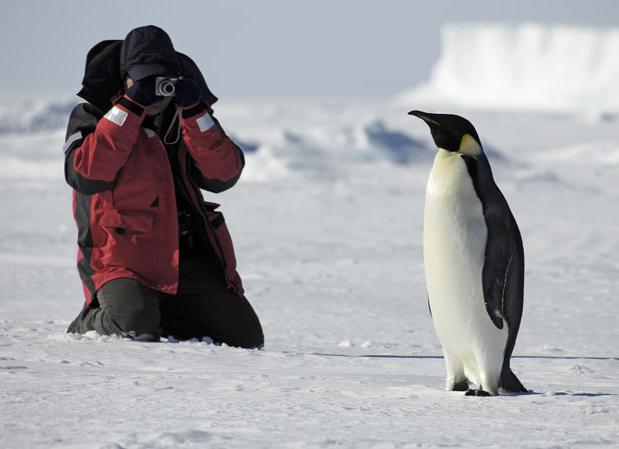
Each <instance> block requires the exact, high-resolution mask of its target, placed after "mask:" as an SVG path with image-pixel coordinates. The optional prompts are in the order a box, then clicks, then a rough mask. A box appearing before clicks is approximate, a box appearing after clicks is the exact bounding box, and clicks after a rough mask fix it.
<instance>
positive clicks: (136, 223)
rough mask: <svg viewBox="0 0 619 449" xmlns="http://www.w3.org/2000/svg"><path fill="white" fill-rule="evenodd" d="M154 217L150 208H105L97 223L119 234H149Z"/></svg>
mask: <svg viewBox="0 0 619 449" xmlns="http://www.w3.org/2000/svg"><path fill="white" fill-rule="evenodd" d="M154 219H155V213H154V211H152V210H144V209H139V210H119V209H105V210H103V211H102V213H101V216H100V217H99V224H100V225H101V226H102V227H104V228H108V229H112V230H114V232H116V233H117V234H121V235H124V234H127V235H135V234H150V233H152V231H153V223H154Z"/></svg>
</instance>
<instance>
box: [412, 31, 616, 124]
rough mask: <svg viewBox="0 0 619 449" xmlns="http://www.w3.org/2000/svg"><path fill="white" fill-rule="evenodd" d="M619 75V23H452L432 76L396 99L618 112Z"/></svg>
mask: <svg viewBox="0 0 619 449" xmlns="http://www.w3.org/2000/svg"><path fill="white" fill-rule="evenodd" d="M617 79H619V28H609V29H599V28H585V27H575V26H567V25H556V26H548V25H539V24H534V23H528V24H521V25H501V24H451V25H446V26H444V27H443V29H442V30H441V56H440V58H439V60H438V62H437V63H436V65H435V66H434V69H433V71H432V76H431V78H430V80H428V82H427V83H424V84H423V85H421V86H416V87H414V88H413V89H411V90H409V91H408V92H406V93H404V94H402V96H401V98H400V101H401V102H402V103H403V104H412V103H414V102H415V103H416V102H427V101H430V102H435V103H450V104H458V105H460V106H466V107H469V108H485V109H493V110H497V109H500V110H504V109H508V110H531V109H537V110H543V111H549V110H552V111H555V110H570V109H571V110H579V111H580V110H587V111H592V112H595V111H597V112H605V111H612V112H614V113H616V112H618V111H619V91H618V90H617V89H616V82H617Z"/></svg>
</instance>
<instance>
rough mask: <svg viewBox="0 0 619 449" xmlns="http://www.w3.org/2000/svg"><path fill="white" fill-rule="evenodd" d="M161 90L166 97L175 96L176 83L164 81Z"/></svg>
mask: <svg viewBox="0 0 619 449" xmlns="http://www.w3.org/2000/svg"><path fill="white" fill-rule="evenodd" d="M160 89H161V93H162V94H163V95H164V96H166V97H169V96H171V95H174V92H175V91H176V86H174V83H173V82H172V81H164V82H162V83H161V86H160Z"/></svg>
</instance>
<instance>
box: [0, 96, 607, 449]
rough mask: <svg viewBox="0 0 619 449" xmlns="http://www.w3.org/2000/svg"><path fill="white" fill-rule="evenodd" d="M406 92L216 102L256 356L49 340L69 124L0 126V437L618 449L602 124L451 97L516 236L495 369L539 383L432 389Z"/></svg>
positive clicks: (117, 443) (59, 291) (57, 285)
mask: <svg viewBox="0 0 619 449" xmlns="http://www.w3.org/2000/svg"><path fill="white" fill-rule="evenodd" d="M413 106H416V105H414V104H411V105H408V106H407V107H406V108H396V107H394V106H393V105H386V104H385V105H376V104H372V105H370V104H367V105H363V104H354V105H353V104H313V105H311V104H310V105H308V104H303V105H243V104H240V105H223V104H222V106H221V107H219V108H218V110H217V111H216V112H217V115H218V118H219V119H220V120H221V123H222V124H223V125H224V126H225V127H226V129H227V130H229V131H231V132H232V133H234V134H235V135H236V136H238V137H239V139H240V140H242V141H247V142H254V143H255V144H256V150H255V151H253V152H250V153H248V154H247V166H246V172H245V174H244V176H243V177H242V178H241V181H240V182H239V184H238V185H237V186H236V187H235V188H234V189H232V190H230V191H228V192H225V193H222V194H219V195H212V194H210V195H209V198H210V199H211V200H215V201H217V202H220V203H222V204H223V206H222V210H223V211H224V213H225V214H226V221H227V223H228V225H229V227H230V229H231V232H232V235H233V237H234V241H235V247H236V249H237V256H238V260H239V270H240V272H241V274H242V276H243V279H244V281H245V285H246V289H247V295H248V297H249V299H250V300H251V301H252V303H253V305H254V306H255V308H256V310H257V313H258V314H259V316H260V317H261V319H262V322H263V326H264V331H265V335H266V348H265V350H263V351H253V350H240V349H235V348H229V347H217V346H213V345H210V344H208V343H207V342H193V343H191V342H180V343H175V342H165V343H156V344H154V343H141V342H130V341H125V340H121V339H118V338H115V337H103V336H98V335H96V334H88V335H84V336H80V337H75V336H66V335H65V334H64V330H65V329H66V327H67V325H68V324H69V322H70V321H71V320H72V319H73V318H74V316H75V315H76V314H77V313H78V311H79V309H80V307H81V303H82V292H81V287H80V283H79V280H78V276H77V272H76V269H75V240H76V232H75V224H74V222H73V218H72V215H71V192H70V189H69V188H68V187H67V186H66V185H65V184H64V181H63V152H62V146H63V138H64V130H63V129H58V130H54V129H49V130H43V131H36V132H35V131H29V132H25V131H11V132H5V133H4V134H1V135H0V148H1V149H2V151H1V152H0V447H2V448H11V449H26V448H35V447H36V448H42V449H51V448H58V449H60V448H62V449H66V448H69V449H94V448H98V449H104V448H105V449H112V448H113V449H119V448H124V449H162V448H190V447H191V448H226V449H229V448H252V449H254V448H333V447H335V448H355V449H357V448H362V449H363V448H414V447H423V448H438V447H465V448H468V447H475V448H490V447H493V448H494V447H510V448H560V447H561V448H563V447H565V448H568V447H569V448H590V447H597V448H600V447H601V448H609V449H610V448H615V447H617V446H618V445H619V383H618V379H619V359H618V358H619V351H618V350H617V348H618V346H619V345H618V344H619V327H618V326H617V291H619V281H618V279H619V278H618V276H617V274H618V273H619V257H618V256H617V254H619V233H618V232H617V221H618V220H619V209H618V207H617V204H619V201H618V200H619V198H618V196H619V194H618V190H617V188H616V179H617V173H618V172H619V131H618V129H617V123H615V122H613V121H595V120H594V121H592V120H590V119H589V118H587V117H582V116H575V115H563V114H542V113H528V114H522V113H509V112H502V113H495V112H466V111H464V112H465V115H466V116H467V118H469V119H470V120H471V121H472V122H473V123H474V124H475V125H476V127H477V130H478V132H479V134H480V136H481V139H482V142H483V144H484V146H485V147H486V148H487V149H489V150H490V149H491V150H492V154H491V155H490V159H491V162H492V163H493V168H494V171H495V176H496V179H497V182H498V183H499V185H500V186H501V188H502V190H503V192H504V193H505V195H506V197H507V199H508V201H509V203H510V205H511V207H512V210H513V212H514V214H515V216H516V218H517V220H518V223H519V224H520V228H521V231H522V234H523V239H524V245H525V254H526V264H527V265H526V266H527V271H526V283H525V288H526V297H525V310H524V317H523V323H522V327H521V331H520V335H519V338H518V341H517V344H516V348H515V357H514V359H513V362H512V364H513V368H514V370H515V371H516V373H517V374H518V376H519V377H520V379H521V380H522V381H523V383H524V384H525V386H527V387H528V388H531V389H532V390H533V391H534V392H535V394H532V395H526V396H506V395H504V396H500V397H497V398H466V397H464V396H463V394H462V393H453V392H444V391H442V387H443V384H444V372H443V360H442V354H441V348H440V345H439V342H438V340H437V338H436V336H435V334H434V330H433V328H432V321H431V319H430V316H429V314H428V311H427V305H426V296H425V288H424V281H423V266H422V256H421V231H422V229H421V226H422V219H423V216H422V214H423V195H424V184H425V181H426V179H427V175H428V171H429V169H430V165H431V162H432V160H431V158H432V151H431V141H430V136H429V132H428V129H427V127H426V126H425V125H424V124H423V123H422V122H421V121H419V120H416V119H414V118H412V117H410V116H407V115H406V112H407V111H408V110H410V109H412V107H413ZM65 120H66V118H65ZM386 148H391V149H392V150H393V151H391V150H386ZM424 152H427V154H426V153H424ZM393 155H396V157H395V159H396V160H394V156H393ZM400 155H406V157H405V158H404V159H405V160H398V159H399V158H400ZM7 164H8V165H7Z"/></svg>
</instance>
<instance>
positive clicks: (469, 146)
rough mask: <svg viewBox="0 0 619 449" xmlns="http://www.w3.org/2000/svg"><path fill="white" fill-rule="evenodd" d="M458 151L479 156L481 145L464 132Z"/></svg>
mask: <svg viewBox="0 0 619 449" xmlns="http://www.w3.org/2000/svg"><path fill="white" fill-rule="evenodd" d="M458 153H462V154H466V155H467V156H479V155H480V154H481V147H480V146H479V144H478V143H477V141H476V140H475V139H474V138H473V136H471V135H470V134H465V135H463V136H462V140H460V148H458Z"/></svg>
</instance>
